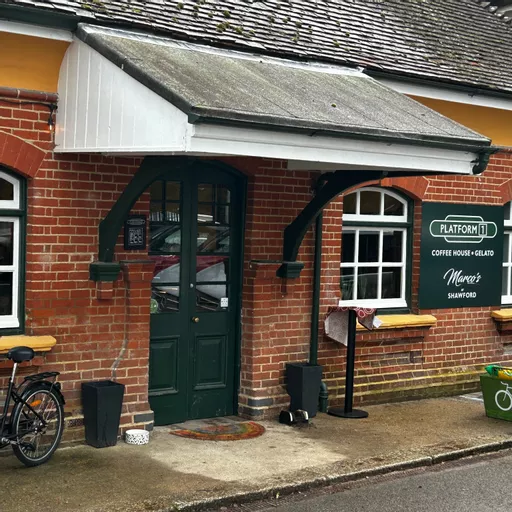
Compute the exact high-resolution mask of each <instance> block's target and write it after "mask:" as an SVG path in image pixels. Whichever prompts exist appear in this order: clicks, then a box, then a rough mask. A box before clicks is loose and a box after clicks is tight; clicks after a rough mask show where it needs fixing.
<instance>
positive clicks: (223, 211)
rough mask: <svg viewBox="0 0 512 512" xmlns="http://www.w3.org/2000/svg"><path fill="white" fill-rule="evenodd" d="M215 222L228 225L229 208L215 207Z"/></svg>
mask: <svg viewBox="0 0 512 512" xmlns="http://www.w3.org/2000/svg"><path fill="white" fill-rule="evenodd" d="M216 220H217V222H219V223H220V224H229V206H219V205H217V216H216Z"/></svg>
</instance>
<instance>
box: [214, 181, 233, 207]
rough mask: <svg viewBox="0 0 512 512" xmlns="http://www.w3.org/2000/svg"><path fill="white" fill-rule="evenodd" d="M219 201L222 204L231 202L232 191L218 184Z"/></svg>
mask: <svg viewBox="0 0 512 512" xmlns="http://www.w3.org/2000/svg"><path fill="white" fill-rule="evenodd" d="M216 201H217V203H221V204H229V203H230V202H231V192H230V190H229V189H228V188H226V187H221V186H219V185H217V197H216Z"/></svg>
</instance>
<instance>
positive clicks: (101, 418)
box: [82, 380, 124, 448]
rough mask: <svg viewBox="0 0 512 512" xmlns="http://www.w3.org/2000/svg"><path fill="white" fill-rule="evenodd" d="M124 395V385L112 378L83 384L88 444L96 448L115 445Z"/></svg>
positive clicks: (86, 439) (83, 403)
mask: <svg viewBox="0 0 512 512" xmlns="http://www.w3.org/2000/svg"><path fill="white" fill-rule="evenodd" d="M123 395H124V385H123V384H119V383H118V382H113V381H111V380H102V381H97V382H84V383H83V384H82V406H83V409H84V427H85V441H86V443H87V444H89V445H91V446H95V447H96V448H104V447H106V446H115V444H116V443H117V433H118V430H119V421H120V419H121V409H122V406H123Z"/></svg>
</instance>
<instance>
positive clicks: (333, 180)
mask: <svg viewBox="0 0 512 512" xmlns="http://www.w3.org/2000/svg"><path fill="white" fill-rule="evenodd" d="M425 174H428V173H424V172H384V171H350V170H343V171H335V172H333V173H331V174H329V175H328V176H327V177H326V178H325V182H324V185H323V186H322V187H321V188H320V189H319V190H318V192H317V193H316V195H315V196H314V197H313V199H311V201H310V202H309V203H308V204H307V205H306V206H305V207H304V209H303V210H302V211H301V212H300V213H299V214H298V215H297V217H296V218H295V220H294V221H293V222H292V223H291V224H289V225H288V226H286V228H285V230H284V239H283V263H282V264H281V266H280V267H279V268H278V270H277V272H276V275H277V276H278V277H283V278H297V277H299V275H300V272H301V270H302V269H303V268H304V264H303V263H301V262H298V261H297V255H298V254H299V249H300V246H301V244H302V241H303V240H304V237H305V236H306V233H307V231H308V229H309V228H310V226H311V224H312V223H313V221H314V220H315V219H316V217H317V216H318V214H319V213H320V212H321V211H322V210H323V209H324V208H325V207H326V206H327V205H328V204H329V203H330V202H331V201H332V200H333V199H334V198H335V197H337V196H338V195H340V194H341V193H343V192H344V191H345V190H347V189H349V188H352V187H354V186H356V185H361V184H362V183H365V182H368V181H372V180H379V179H382V178H386V177H388V178H394V177H404V176H424V175H425ZM434 174H435V173H434Z"/></svg>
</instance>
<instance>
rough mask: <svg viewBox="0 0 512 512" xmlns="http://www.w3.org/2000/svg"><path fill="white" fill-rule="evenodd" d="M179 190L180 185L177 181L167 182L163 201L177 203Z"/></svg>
mask: <svg viewBox="0 0 512 512" xmlns="http://www.w3.org/2000/svg"><path fill="white" fill-rule="evenodd" d="M180 188H181V187H180V183H179V182H178V181H167V182H166V183H165V200H166V201H178V202H179V200H180Z"/></svg>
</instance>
